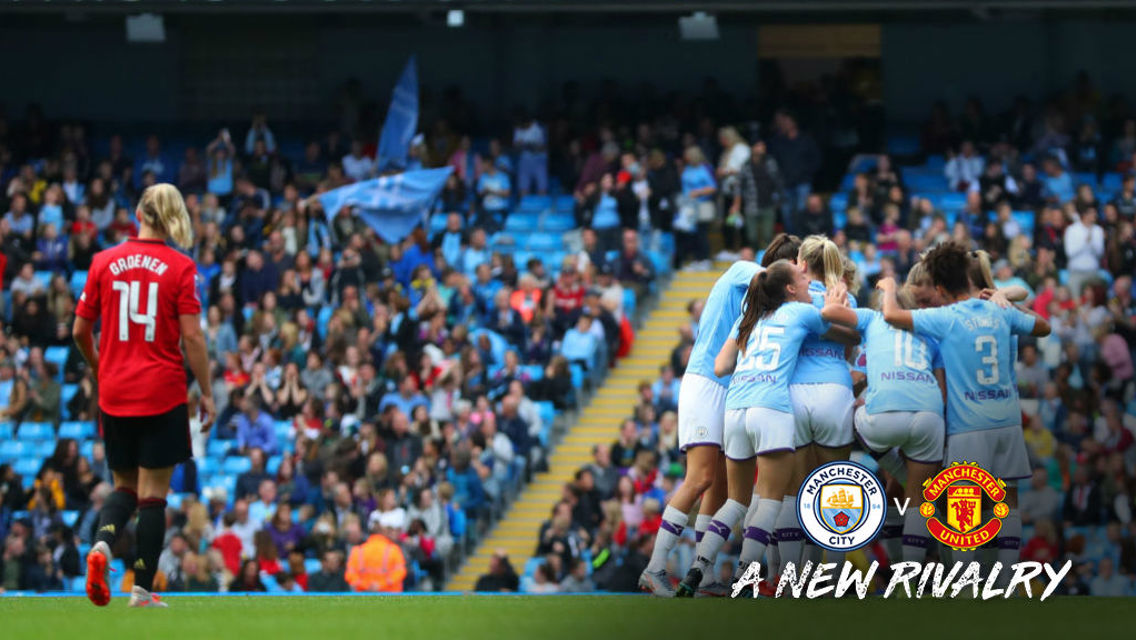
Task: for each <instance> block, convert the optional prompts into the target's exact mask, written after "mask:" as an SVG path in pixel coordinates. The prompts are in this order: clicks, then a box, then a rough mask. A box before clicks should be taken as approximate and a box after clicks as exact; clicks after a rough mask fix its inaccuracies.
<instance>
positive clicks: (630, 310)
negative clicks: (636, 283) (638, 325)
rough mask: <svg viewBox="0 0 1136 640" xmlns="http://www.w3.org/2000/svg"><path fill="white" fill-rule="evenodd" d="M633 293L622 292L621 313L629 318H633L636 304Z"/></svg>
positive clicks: (629, 291)
mask: <svg viewBox="0 0 1136 640" xmlns="http://www.w3.org/2000/svg"><path fill="white" fill-rule="evenodd" d="M637 302H638V301H637V299H636V298H635V292H634V291H632V290H631V289H624V290H623V312H624V313H625V314H627V315H628V316H630V317H635V307H636V304H637Z"/></svg>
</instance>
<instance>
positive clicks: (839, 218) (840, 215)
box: [832, 210, 848, 229]
mask: <svg viewBox="0 0 1136 640" xmlns="http://www.w3.org/2000/svg"><path fill="white" fill-rule="evenodd" d="M832 224H833V226H835V227H836V228H837V229H843V228H844V227H845V226H847V225H848V213H847V212H845V211H839V210H835V211H833V212H832Z"/></svg>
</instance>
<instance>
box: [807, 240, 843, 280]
mask: <svg viewBox="0 0 1136 640" xmlns="http://www.w3.org/2000/svg"><path fill="white" fill-rule="evenodd" d="M801 260H803V261H805V263H807V264H808V265H809V275H811V276H813V277H814V279H817V280H822V281H824V286H825V288H827V289H832V288H835V287H836V286H837V285H838V284H840V283H841V282H843V281H844V259H843V258H842V257H841V255H840V249H838V248H837V247H836V243H835V242H833V241H832V240H829V239H828V238H826V237H824V236H809V237H807V238H805V240H804V242H802V243H801V252H800V255H799V259H798V261H801Z"/></svg>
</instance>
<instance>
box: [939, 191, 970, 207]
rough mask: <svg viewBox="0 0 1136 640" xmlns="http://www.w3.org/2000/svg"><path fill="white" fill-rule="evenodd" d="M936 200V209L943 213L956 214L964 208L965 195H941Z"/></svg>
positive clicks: (952, 193)
mask: <svg viewBox="0 0 1136 640" xmlns="http://www.w3.org/2000/svg"><path fill="white" fill-rule="evenodd" d="M937 200H938V202H937V205H938V208H939V209H942V210H943V211H952V212H957V211H960V210H961V209H962V208H963V207H965V206H966V194H965V193H954V192H951V193H943V194H940V195H939V196H938V198H937Z"/></svg>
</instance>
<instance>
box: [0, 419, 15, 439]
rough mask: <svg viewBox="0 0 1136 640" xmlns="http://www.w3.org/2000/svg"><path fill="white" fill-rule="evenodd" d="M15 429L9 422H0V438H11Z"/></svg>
mask: <svg viewBox="0 0 1136 640" xmlns="http://www.w3.org/2000/svg"><path fill="white" fill-rule="evenodd" d="M14 433H16V430H15V429H14V428H13V427H12V423H11V422H0V440H11V439H12V435H13V434H14Z"/></svg>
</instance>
